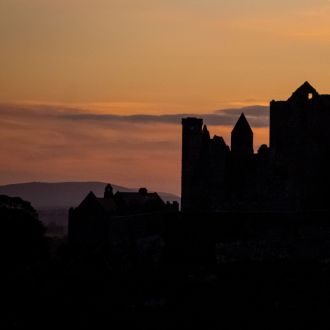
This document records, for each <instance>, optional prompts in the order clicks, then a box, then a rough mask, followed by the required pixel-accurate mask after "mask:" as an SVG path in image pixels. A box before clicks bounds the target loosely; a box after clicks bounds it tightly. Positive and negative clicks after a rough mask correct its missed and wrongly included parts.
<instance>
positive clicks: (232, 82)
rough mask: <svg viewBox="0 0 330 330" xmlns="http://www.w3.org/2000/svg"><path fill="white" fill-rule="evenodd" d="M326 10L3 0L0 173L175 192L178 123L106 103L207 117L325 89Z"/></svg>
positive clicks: (210, 1)
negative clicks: (305, 87)
mask: <svg viewBox="0 0 330 330" xmlns="http://www.w3.org/2000/svg"><path fill="white" fill-rule="evenodd" d="M329 16H330V1H328V0H313V1H307V0H299V1H298V0H286V1H284V0H276V1H275V0H269V1H264V0H263V1H261V0H250V1H247V0H231V1H229V0H228V1H227V0H226V1H225V0H203V1H200V0H181V1H177V0H167V1H165V0H56V1H53V0H2V1H1V2H0V40H1V52H0V63H1V68H0V70H1V72H0V103H1V106H0V124H1V127H2V128H1V130H0V138H1V144H0V152H1V155H2V157H1V158H0V184H5V183H13V182H21V181H31V180H37V181H58V180H104V181H111V182H113V183H117V184H121V185H127V186H131V187H132V186H142V185H144V186H148V187H149V188H150V189H151V190H152V189H154V190H165V191H171V192H175V193H179V181H180V157H181V155H180V133H181V132H180V125H179V123H177V124H175V123H174V119H173V120H172V119H171V120H170V121H168V119H167V118H163V117H162V118H158V119H157V118H156V119H155V118H152V119H150V118H149V119H148V118H145V117H141V118H139V119H138V120H136V118H130V119H128V120H127V119H125V118H121V117H120V118H119V117H111V116H110V117H109V116H108V117H102V115H113V116H127V115H132V114H141V115H151V116H153V115H166V114H167V115H169V114H172V115H178V114H199V115H200V116H203V115H205V116H206V117H207V116H209V115H211V114H213V113H214V112H215V111H217V110H219V109H231V108H241V107H245V106H254V105H262V106H264V105H267V104H268V103H269V101H270V100H271V99H286V98H288V97H289V96H290V95H291V93H292V92H293V91H294V90H295V89H296V88H297V87H298V86H299V85H301V84H302V83H303V82H304V81H305V80H308V81H310V82H311V83H312V85H314V87H315V88H316V89H318V91H319V92H320V93H329V91H330V79H329V77H330V66H329V58H330V23H329V22H330V21H329V19H328V18H329ZM265 111H266V110H265ZM81 114H92V115H94V116H96V117H97V118H96V117H95V118H94V117H92V118H91V117H89V118H85V117H83V116H80V115H81ZM75 115H78V117H75ZM235 115H236V113H235V114H234V113H233V116H232V117H233V118H232V119H231V120H232V121H234V119H235ZM262 115H263V114H262ZM70 116H71V117H70ZM79 116H80V117H79ZM100 116H101V117H100ZM69 117H70V118H69ZM207 118H211V117H207ZM144 119H146V121H145V122H144V121H143V120H144ZM210 121H211V124H212V120H211V119H210ZM263 123H265V120H264V121H263ZM262 125H263V126H262ZM262 125H261V124H257V126H258V127H254V132H255V140H256V141H255V148H257V147H258V145H260V144H261V143H265V142H267V140H268V137H267V135H268V133H267V125H265V124H262ZM252 126H253V125H252ZM230 129H231V121H230V120H229V121H228V122H226V123H225V124H223V125H221V123H219V122H217V123H216V125H215V124H214V123H213V124H212V127H211V128H210V131H211V133H212V134H218V135H224V137H225V138H227V139H228V137H229V131H230ZM227 141H228V140H227Z"/></svg>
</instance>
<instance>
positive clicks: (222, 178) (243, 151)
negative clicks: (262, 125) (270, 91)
mask: <svg viewBox="0 0 330 330" xmlns="http://www.w3.org/2000/svg"><path fill="white" fill-rule="evenodd" d="M329 123H330V95H319V94H318V93H317V91H316V90H315V89H314V88H313V87H312V86H311V85H310V84H309V83H308V82H305V83H304V84H303V85H302V86H301V87H299V88H298V89H297V90H296V91H295V92H294V93H293V94H292V96H291V97H290V98H289V99H288V100H287V101H272V102H271V103H270V126H269V129H270V141H269V147H268V146H267V145H262V146H261V147H260V148H259V150H258V152H257V153H254V151H253V132H252V130H251V127H250V125H249V123H248V121H247V120H246V118H245V116H244V114H243V113H242V114H241V116H240V118H239V119H238V121H237V123H236V125H235V127H234V128H233V130H232V132H231V149H230V148H229V147H228V146H227V145H226V143H225V141H224V140H223V138H222V137H219V136H214V137H213V138H210V134H209V131H208V129H207V127H206V125H204V126H203V120H202V119H199V118H184V119H182V193H181V198H182V199H181V208H182V210H183V211H184V212H194V211H211V212H214V211H263V210H264V211H272V212H274V211H275V212H276V211H286V212H287V211H290V212H291V211H308V210H328V209H329V206H328V205H329V183H330V180H329V165H330V129H329Z"/></svg>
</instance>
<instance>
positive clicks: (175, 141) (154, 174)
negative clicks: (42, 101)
mask: <svg viewBox="0 0 330 330" xmlns="http://www.w3.org/2000/svg"><path fill="white" fill-rule="evenodd" d="M267 109H268V108H267V107H264V106H250V107H244V108H234V109H222V110H216V111H214V112H211V113H204V114H203V113H198V114H196V113H191V114H185V113H177V114H163V115H154V114H146V113H141V114H133V115H120V114H114V113H107V114H104V112H103V110H102V111H100V110H94V111H93V110H92V109H88V110H86V108H84V107H77V106H75V107H73V106H60V105H49V104H48V105H31V104H19V105H18V104H0V125H1V127H2V129H1V130H0V140H1V144H0V153H1V155H2V157H1V158H0V173H1V178H0V179H1V182H0V183H13V182H18V181H40V180H41V181H42V180H47V181H60V180H66V181H68V180H69V181H70V180H99V181H109V182H113V183H117V184H120V185H124V186H125V185H126V186H140V185H141V186H142V185H143V186H147V187H149V188H150V189H152V190H159V191H160V190H162V191H170V192H175V193H179V190H180V166H181V165H180V159H181V153H180V148H181V128H180V125H181V118H183V117H188V116H194V117H200V118H203V119H204V122H205V123H206V124H208V125H210V126H212V127H211V128H210V131H211V133H212V134H218V135H222V136H223V137H224V138H225V139H226V141H229V138H228V137H229V136H230V131H231V129H232V127H233V125H234V124H235V122H236V121H237V119H238V117H239V115H240V113H241V112H242V111H243V112H244V113H245V114H246V116H247V118H248V120H249V122H250V124H251V126H252V127H253V128H254V132H255V140H256V144H257V145H258V144H261V143H265V141H266V140H267V136H266V135H265V134H264V132H266V131H267V129H266V128H267V127H268V111H267Z"/></svg>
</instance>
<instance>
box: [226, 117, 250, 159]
mask: <svg viewBox="0 0 330 330" xmlns="http://www.w3.org/2000/svg"><path fill="white" fill-rule="evenodd" d="M231 151H232V154H233V155H234V156H239V157H250V156H252V155H253V132H252V129H251V127H250V125H249V123H248V121H247V120H246V118H245V116H244V114H243V113H242V114H241V116H240V117H239V119H238V121H237V123H236V125H235V127H234V128H233V130H232V132H231Z"/></svg>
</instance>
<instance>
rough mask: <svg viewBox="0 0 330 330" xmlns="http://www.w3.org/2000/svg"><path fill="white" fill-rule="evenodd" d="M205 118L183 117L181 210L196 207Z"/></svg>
mask: <svg viewBox="0 0 330 330" xmlns="http://www.w3.org/2000/svg"><path fill="white" fill-rule="evenodd" d="M202 127H203V119H199V118H184V119H182V171H181V175H182V178H181V210H182V211H189V210H192V209H193V208H194V203H193V201H194V200H195V198H196V196H197V194H198V187H197V186H196V181H198V180H197V177H196V176H197V175H198V173H197V168H198V163H199V160H200V153H201V145H202V136H203V130H202Z"/></svg>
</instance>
